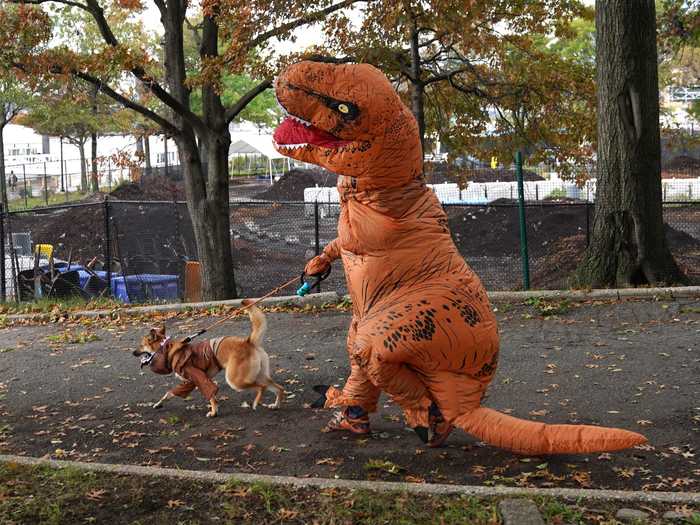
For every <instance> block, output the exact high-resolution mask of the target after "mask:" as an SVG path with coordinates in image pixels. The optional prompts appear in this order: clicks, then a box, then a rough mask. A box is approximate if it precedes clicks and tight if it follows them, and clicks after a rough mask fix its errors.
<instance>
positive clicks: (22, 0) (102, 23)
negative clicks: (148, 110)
mask: <svg viewBox="0 0 700 525" xmlns="http://www.w3.org/2000/svg"><path fill="white" fill-rule="evenodd" d="M8 1H10V2H12V3H15V4H43V3H47V2H55V3H59V4H64V5H69V6H73V7H77V8H80V9H83V10H85V11H87V12H88V13H90V14H91V15H92V17H93V19H94V20H95V23H96V24H97V27H98V29H99V30H100V34H101V35H102V38H103V39H104V41H105V43H106V44H107V45H109V46H112V47H117V46H119V41H118V40H117V37H116V36H115V35H114V32H113V31H112V28H111V27H110V25H109V22H108V21H107V19H106V18H105V14H104V9H102V7H101V6H100V4H99V3H98V1H97V0H86V4H80V3H78V2H73V1H72V0H8ZM155 1H156V4H158V3H160V4H161V5H159V8H161V7H162V8H164V9H167V7H166V6H165V5H164V4H163V2H162V0H155ZM130 71H131V73H132V74H133V75H134V76H135V77H136V78H137V79H139V80H140V81H141V82H142V83H143V84H144V85H145V86H146V87H147V88H148V89H149V90H150V91H151V92H152V93H153V94H154V95H155V96H156V97H157V98H158V99H159V100H160V101H161V102H163V103H164V104H165V105H167V106H169V107H170V108H171V109H172V110H173V111H175V112H176V113H177V114H178V115H180V116H182V117H183V118H184V119H185V120H186V121H187V123H188V124H189V125H191V126H192V127H193V128H195V129H196V130H197V131H199V132H204V129H205V127H204V122H203V121H202V119H201V118H200V117H199V116H197V115H196V114H195V113H193V112H192V111H190V110H189V109H188V108H186V107H185V106H184V105H183V104H181V103H180V102H179V101H178V100H176V99H175V98H174V97H173V96H172V95H171V94H170V93H168V91H167V90H166V89H165V88H163V86H161V85H160V84H159V83H158V82H157V81H156V80H155V79H153V78H150V77H149V76H148V75H147V74H146V71H145V70H144V69H143V68H142V67H139V66H136V67H133V68H132V69H131V70H130ZM93 78H94V77H93ZM132 109H133V108H132ZM154 115H155V114H154ZM149 118H150V117H149ZM156 122H157V121H156ZM171 125H172V124H171Z"/></svg>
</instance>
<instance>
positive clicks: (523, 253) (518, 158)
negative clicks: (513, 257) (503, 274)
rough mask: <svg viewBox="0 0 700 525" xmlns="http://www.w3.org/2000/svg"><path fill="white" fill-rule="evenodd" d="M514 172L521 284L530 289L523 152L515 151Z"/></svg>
mask: <svg viewBox="0 0 700 525" xmlns="http://www.w3.org/2000/svg"><path fill="white" fill-rule="evenodd" d="M515 174H516V176H517V178H518V211H519V214H520V259H521V260H522V263H523V285H524V287H525V289H526V290H529V289H530V261H529V258H528V255H527V229H526V227H525V185H524V184H523V154H522V153H521V152H520V151H517V152H516V153H515Z"/></svg>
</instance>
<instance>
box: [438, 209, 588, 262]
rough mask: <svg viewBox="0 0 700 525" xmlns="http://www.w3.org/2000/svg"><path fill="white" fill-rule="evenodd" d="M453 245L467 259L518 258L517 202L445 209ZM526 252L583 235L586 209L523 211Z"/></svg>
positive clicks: (534, 252)
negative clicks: (525, 228) (490, 257)
mask: <svg viewBox="0 0 700 525" xmlns="http://www.w3.org/2000/svg"><path fill="white" fill-rule="evenodd" d="M446 211H447V213H448V216H450V219H449V224H450V229H451V231H452V236H453V238H454V239H455V244H456V245H457V247H458V248H459V250H460V252H462V253H463V254H465V255H467V256H471V257H489V256H505V255H510V256H519V254H520V220H519V215H518V206H517V201H514V200H510V199H498V200H496V201H494V202H493V203H492V204H491V205H488V206H468V207H465V206H455V207H452V206H446ZM525 221H526V225H527V235H528V246H529V251H530V253H531V254H533V255H537V254H539V253H542V252H543V251H544V250H547V249H548V245H549V244H551V243H552V242H553V241H554V240H557V239H561V238H563V237H569V236H571V235H575V234H577V233H585V231H586V230H585V228H586V206H583V205H572V204H556V203H542V204H538V205H530V206H526V208H525Z"/></svg>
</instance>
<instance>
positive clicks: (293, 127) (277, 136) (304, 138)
mask: <svg viewBox="0 0 700 525" xmlns="http://www.w3.org/2000/svg"><path fill="white" fill-rule="evenodd" d="M272 138H273V139H274V141H275V142H276V143H277V145H278V146H283V147H284V146H298V145H306V144H311V145H313V146H323V147H324V148H339V147H340V146H344V145H345V144H348V143H349V142H350V141H348V140H342V139H339V138H338V137H336V136H335V135H331V134H330V133H328V132H327V131H323V130H322V129H319V128H317V127H314V126H305V125H304V124H302V123H301V122H299V121H297V120H295V119H294V118H292V117H287V118H285V119H284V120H283V121H282V123H281V124H280V125H279V126H277V129H275V133H274V134H273V135H272Z"/></svg>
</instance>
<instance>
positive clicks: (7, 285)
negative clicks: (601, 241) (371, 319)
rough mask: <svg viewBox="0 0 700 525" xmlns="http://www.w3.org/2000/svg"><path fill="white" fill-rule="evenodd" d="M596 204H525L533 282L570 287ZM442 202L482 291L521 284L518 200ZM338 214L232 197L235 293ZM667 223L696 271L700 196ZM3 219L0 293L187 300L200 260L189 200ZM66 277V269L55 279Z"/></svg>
mask: <svg viewBox="0 0 700 525" xmlns="http://www.w3.org/2000/svg"><path fill="white" fill-rule="evenodd" d="M593 207H594V204H593V203H590V202H577V203H572V202H557V201H550V202H547V201H536V202H528V203H527V204H526V206H525V220H526V232H527V240H528V247H529V266H530V276H531V288H534V289H557V288H566V287H567V285H568V283H567V279H568V277H569V275H570V274H571V272H572V271H573V269H574V268H575V267H576V265H577V263H578V261H579V260H580V257H581V255H582V254H583V251H584V250H585V248H586V246H587V244H588V240H589V237H590V232H591V230H592V221H593V211H594V209H593ZM444 209H445V211H446V214H447V216H448V220H449V225H450V229H451V231H452V235H453V238H454V241H455V244H456V246H457V248H458V249H459V251H460V252H461V253H462V255H463V256H464V258H465V259H466V261H467V262H468V263H469V264H470V265H471V266H472V267H473V269H474V270H475V271H476V272H477V274H479V276H480V277H481V279H482V281H483V282H484V284H485V285H486V287H487V288H488V289H490V290H519V289H523V287H524V284H523V283H524V281H523V270H522V260H521V255H520V254H521V252H520V242H521V241H520V233H519V216H518V207H517V203H513V202H507V201H503V200H502V201H496V202H492V203H489V204H444ZM338 215H339V206H338V204H336V203H332V202H330V203H329V202H325V203H313V202H306V203H304V202H261V201H251V202H237V203H232V204H231V209H230V218H231V243H232V249H233V253H234V261H235V263H234V268H232V269H231V270H232V272H234V275H235V278H236V283H237V286H238V290H239V294H240V295H241V296H244V297H255V296H260V295H262V294H265V293H267V292H268V291H269V290H271V289H272V288H274V287H276V286H278V285H279V284H280V283H282V282H285V281H287V280H289V279H290V277H293V276H294V275H295V274H300V273H301V270H302V269H303V267H304V264H305V261H307V260H308V259H309V258H311V257H312V256H314V255H315V254H318V253H320V251H321V250H322V249H323V247H324V246H325V245H326V244H327V243H328V242H330V241H331V240H332V239H334V238H335V237H336V235H337V233H336V232H337V221H338ZM664 220H665V222H666V237H667V239H668V242H669V245H670V247H671V250H672V251H673V253H674V255H675V256H676V258H677V260H678V262H679V264H680V265H681V266H682V267H683V269H684V270H685V272H686V273H687V274H688V275H689V276H690V277H691V278H700V202H691V201H687V202H680V201H679V202H672V203H665V204H664ZM0 223H1V225H2V231H0V235H1V236H2V237H1V238H4V239H5V243H0V245H2V248H3V249H4V257H2V261H3V263H4V264H2V267H1V268H0V270H2V273H3V275H4V279H2V283H3V284H4V288H3V290H1V291H2V295H3V297H4V298H6V299H7V300H22V301H29V300H34V299H35V297H37V295H50V296H55V297H63V296H78V297H84V298H86V299H87V298H90V297H95V296H106V295H110V294H111V295H113V296H115V297H117V298H118V299H120V300H122V301H125V302H130V303H143V302H164V301H165V302H174V301H180V300H182V299H183V297H184V272H185V263H186V262H188V261H196V260H197V250H196V244H195V240H194V233H193V229H192V224H191V221H190V217H189V214H188V210H187V206H186V205H185V203H183V202H175V201H172V202H165V201H162V202H145V201H118V200H107V201H99V202H93V203H81V204H66V205H60V206H51V207H46V208H35V209H31V210H24V211H12V212H9V213H6V214H4V220H3V221H0ZM37 245H51V247H52V249H53V259H54V262H53V264H54V268H53V271H51V269H50V268H49V267H48V264H49V261H48V257H47V253H44V252H42V253H43V255H42V256H41V257H39V258H38V259H37V258H36V256H35V253H36V251H37V250H36V246H37ZM47 249H48V248H47ZM425 249H426V250H428V249H429V247H425ZM35 270H38V271H35ZM59 274H60V275H64V277H62V278H60V279H56V277H57V276H58V275H59ZM52 276H53V277H52ZM37 277H38V278H37ZM63 281H65V282H63ZM321 287H322V290H335V291H338V292H339V293H345V292H346V285H345V277H344V274H343V270H342V265H340V264H335V265H334V268H333V272H332V273H331V275H330V277H329V279H328V280H326V281H324V282H323V283H322V285H321Z"/></svg>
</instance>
